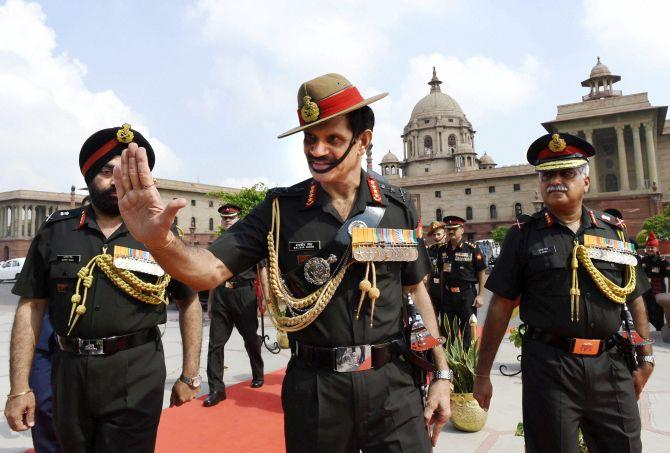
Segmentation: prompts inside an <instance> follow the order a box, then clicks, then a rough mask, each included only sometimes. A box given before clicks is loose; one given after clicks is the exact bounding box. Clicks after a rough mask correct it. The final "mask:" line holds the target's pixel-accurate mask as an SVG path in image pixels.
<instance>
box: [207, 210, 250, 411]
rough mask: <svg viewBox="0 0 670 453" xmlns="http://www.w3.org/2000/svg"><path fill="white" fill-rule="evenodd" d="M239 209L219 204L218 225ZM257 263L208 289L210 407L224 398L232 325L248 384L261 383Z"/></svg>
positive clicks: (232, 221)
mask: <svg viewBox="0 0 670 453" xmlns="http://www.w3.org/2000/svg"><path fill="white" fill-rule="evenodd" d="M241 210H242V209H241V208H240V207H239V206H237V205H234V204H232V203H228V204H224V205H223V206H221V207H220V208H219V214H221V225H222V226H223V229H224V230H228V229H229V228H230V227H232V226H233V225H234V224H235V223H237V221H238V220H239V219H240V211H241ZM255 279H256V266H253V267H250V268H249V269H247V270H246V271H244V272H241V273H239V274H237V275H235V276H234V277H233V278H231V279H230V280H228V281H227V282H226V283H224V284H223V285H220V286H217V287H216V288H215V289H213V290H211V291H210V292H209V300H208V301H207V316H208V317H209V319H211V320H212V322H211V324H210V325H209V348H208V352H207V381H208V383H209V396H207V398H206V399H205V401H204V403H203V404H204V406H206V407H210V406H214V405H216V404H218V403H219V402H220V401H222V400H225V399H226V385H225V384H224V382H223V369H224V348H225V346H226V343H227V342H228V339H229V338H230V334H231V333H232V332H233V327H237V330H238V331H239V332H240V335H242V338H243V339H244V348H245V349H246V350H247V354H249V362H250V363H251V375H252V378H253V379H252V381H251V387H253V388H258V387H262V386H263V358H262V357H261V342H260V341H259V338H258V334H257V333H256V331H257V330H258V317H257V316H256V311H257V309H258V301H257V299H256V292H255V291H254V280H255Z"/></svg>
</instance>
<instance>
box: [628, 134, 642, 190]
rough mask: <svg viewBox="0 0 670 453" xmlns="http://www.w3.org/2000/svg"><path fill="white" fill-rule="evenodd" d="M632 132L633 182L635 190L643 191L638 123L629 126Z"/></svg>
mask: <svg viewBox="0 0 670 453" xmlns="http://www.w3.org/2000/svg"><path fill="white" fill-rule="evenodd" d="M630 127H631V129H632V130H633V153H634V156H635V181H636V182H637V190H644V168H643V167H644V165H643V163H642V144H641V143H640V123H635V124H631V125H630Z"/></svg>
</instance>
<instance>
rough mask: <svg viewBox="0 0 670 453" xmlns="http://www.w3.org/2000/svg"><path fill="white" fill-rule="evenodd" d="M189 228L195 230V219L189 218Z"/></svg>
mask: <svg viewBox="0 0 670 453" xmlns="http://www.w3.org/2000/svg"><path fill="white" fill-rule="evenodd" d="M191 228H195V217H191Z"/></svg>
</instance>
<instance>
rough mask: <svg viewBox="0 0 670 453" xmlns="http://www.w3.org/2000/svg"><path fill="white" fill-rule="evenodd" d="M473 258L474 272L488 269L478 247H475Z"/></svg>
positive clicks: (484, 257)
mask: <svg viewBox="0 0 670 453" xmlns="http://www.w3.org/2000/svg"><path fill="white" fill-rule="evenodd" d="M473 258H474V263H475V271H476V272H481V271H483V270H485V269H486V268H487V267H488V264H487V263H486V256H485V255H484V254H483V253H482V250H481V249H480V248H479V246H478V245H475V256H474V257H473Z"/></svg>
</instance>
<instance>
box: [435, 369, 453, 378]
mask: <svg viewBox="0 0 670 453" xmlns="http://www.w3.org/2000/svg"><path fill="white" fill-rule="evenodd" d="M432 377H433V379H432V380H433V381H435V380H438V379H446V380H447V381H452V380H453V379H454V372H453V371H451V370H437V371H433V375H432Z"/></svg>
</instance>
